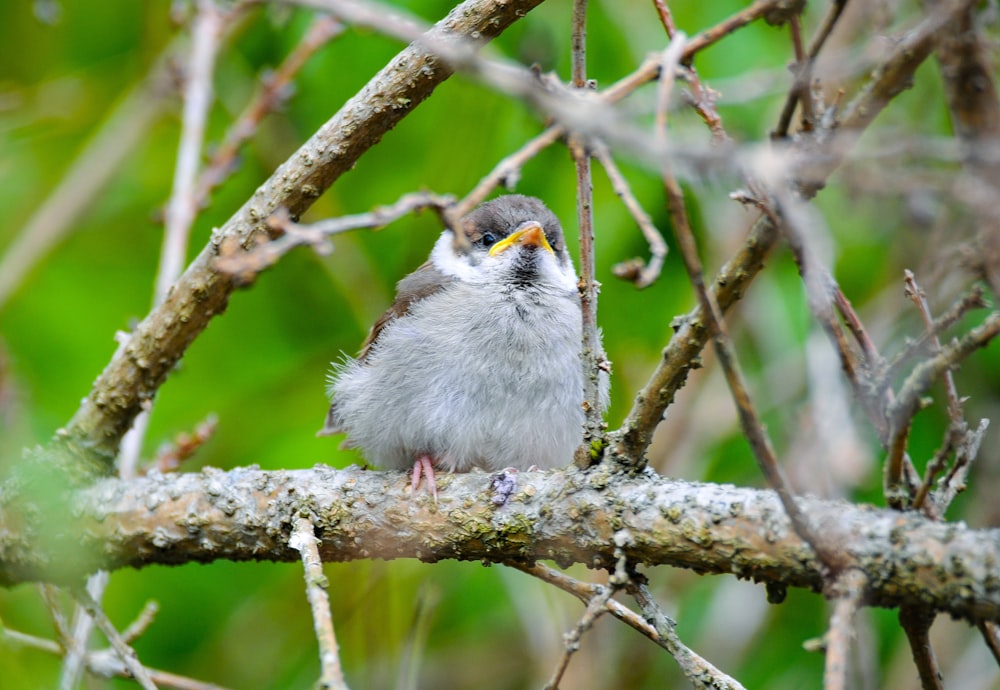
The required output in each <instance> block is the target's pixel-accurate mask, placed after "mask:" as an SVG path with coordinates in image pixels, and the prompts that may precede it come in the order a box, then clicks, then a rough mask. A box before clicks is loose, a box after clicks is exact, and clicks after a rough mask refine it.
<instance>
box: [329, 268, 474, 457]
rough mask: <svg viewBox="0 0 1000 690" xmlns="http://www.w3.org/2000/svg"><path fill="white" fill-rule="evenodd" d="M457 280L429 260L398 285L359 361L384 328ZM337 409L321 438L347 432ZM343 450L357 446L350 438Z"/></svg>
mask: <svg viewBox="0 0 1000 690" xmlns="http://www.w3.org/2000/svg"><path fill="white" fill-rule="evenodd" d="M454 280H455V279H454V278H452V277H450V276H446V275H445V274H444V273H442V272H441V271H439V270H438V269H436V268H434V266H433V265H432V264H431V262H429V261H428V262H427V263H425V264H423V265H422V266H421V267H420V268H418V269H417V270H415V271H414V272H413V273H411V274H410V275H408V276H406V277H405V278H403V279H402V280H401V281H399V283H397V285H396V300H395V301H394V302H393V303H392V306H390V307H389V308H388V309H386V310H385V313H383V314H382V316H380V317H379V318H378V320H377V321H376V322H375V325H374V326H372V329H371V331H369V332H368V337H367V338H365V342H364V344H363V345H362V346H361V354H359V355H358V361H359V362H361V363H362V364H364V363H365V360H366V359H368V355H369V354H371V351H372V348H373V347H374V346H375V343H376V341H378V337H379V335H380V334H381V333H382V329H384V328H385V327H386V326H388V325H389V324H390V323H392V322H393V321H394V320H396V319H398V318H399V317H401V316H405V315H406V313H407V312H408V311H409V310H410V307H411V306H412V305H414V304H416V303H417V302H419V301H420V300H422V299H425V298H427V297H430V296H431V295H433V294H434V293H436V292H439V291H440V290H443V289H444V288H445V286H447V285H448V284H449V283H451V282H453V281H454ZM336 408H337V401H336V400H334V401H333V403H332V404H331V405H330V409H329V411H328V412H327V415H326V423H325V424H324V426H323V428H322V429H321V430H320V431H319V433H318V434H317V436H332V435H334V434H339V433H342V432H343V429H342V428H341V427H340V424H338V420H337V412H336ZM342 447H344V448H351V447H353V446H352V445H351V443H350V440H349V439H348V440H347V441H345V442H344V445H343V446H342Z"/></svg>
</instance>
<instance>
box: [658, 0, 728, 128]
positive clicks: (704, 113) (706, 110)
mask: <svg viewBox="0 0 1000 690" xmlns="http://www.w3.org/2000/svg"><path fill="white" fill-rule="evenodd" d="M653 6H654V7H655V8H656V12H657V14H658V15H659V16H660V22H661V23H662V24H663V28H664V30H665V31H666V32H667V38H669V39H671V41H672V40H673V38H674V36H676V35H677V33H678V32H677V26H676V25H675V24H674V17H673V15H672V14H671V12H670V8H669V7H667V3H666V2H664V0H653ZM686 81H687V82H688V84H689V85H690V86H691V92H692V93H691V94H689V102H690V104H691V106H692V107H693V108H694V109H695V112H697V113H698V115H700V116H701V119H702V120H704V121H705V124H706V125H708V129H709V130H710V131H711V132H712V138H713V139H714V140H715V141H716V142H726V141H728V140H729V135H728V134H726V130H725V128H724V127H723V126H722V118H721V117H720V115H719V111H718V110H716V108H715V97H716V96H717V95H718V94H716V93H715V92H714V91H712V90H711V89H710V88H708V87H706V86H705V85H704V84H702V82H701V78H700V77H699V76H698V71H697V70H696V69H695V68H694V65H693V64H690V63H689V64H688V67H687V76H686Z"/></svg>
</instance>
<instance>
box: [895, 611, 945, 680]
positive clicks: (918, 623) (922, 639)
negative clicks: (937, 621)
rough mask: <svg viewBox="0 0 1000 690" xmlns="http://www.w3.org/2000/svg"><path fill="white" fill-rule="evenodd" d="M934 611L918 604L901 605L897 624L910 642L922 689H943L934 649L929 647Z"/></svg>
mask: <svg viewBox="0 0 1000 690" xmlns="http://www.w3.org/2000/svg"><path fill="white" fill-rule="evenodd" d="M933 622H934V613H933V612H931V611H928V610H927V609H924V608H922V607H919V606H901V607H900V608H899V624H900V625H901V626H902V628H903V631H904V632H905V633H906V639H907V640H908V641H909V643H910V652H911V653H912V654H913V661H914V663H915V664H916V666H917V672H918V673H919V674H920V687H921V688H923V690H944V683H943V682H942V678H941V670H940V668H939V667H938V663H937V658H936V657H935V656H934V649H933V648H932V647H931V639H930V634H929V633H930V629H931V624H932V623H933Z"/></svg>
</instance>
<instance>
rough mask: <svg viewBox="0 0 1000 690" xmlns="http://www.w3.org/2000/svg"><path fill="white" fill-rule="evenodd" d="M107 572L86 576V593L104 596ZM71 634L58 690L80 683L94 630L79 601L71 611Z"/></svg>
mask: <svg viewBox="0 0 1000 690" xmlns="http://www.w3.org/2000/svg"><path fill="white" fill-rule="evenodd" d="M108 577H109V576H108V573H107V571H104V570H99V571H97V572H96V573H94V574H92V575H91V576H90V577H88V578H87V584H86V587H87V593H88V594H89V595H90V596H91V598H92V599H93V600H94V601H95V602H98V601H100V599H101V597H103V596H104V590H105V588H106V587H107V586H108ZM71 630H72V635H71V637H70V640H69V642H68V644H67V646H66V654H65V656H64V657H63V664H62V670H61V672H60V674H59V688H60V690H74V689H75V688H76V687H77V686H78V685H79V684H80V676H81V675H82V674H83V670H84V661H85V660H84V657H85V656H86V654H87V644H88V642H89V640H90V634H91V632H93V630H94V617H93V616H91V615H90V613H89V612H88V611H87V609H86V607H84V606H82V605H81V604H80V602H79V601H77V603H76V610H75V611H74V612H73V625H72V628H71Z"/></svg>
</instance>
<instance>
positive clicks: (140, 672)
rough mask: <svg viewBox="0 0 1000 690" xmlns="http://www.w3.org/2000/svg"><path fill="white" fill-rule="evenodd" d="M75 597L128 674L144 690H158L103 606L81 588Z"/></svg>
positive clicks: (74, 594) (75, 592)
mask: <svg viewBox="0 0 1000 690" xmlns="http://www.w3.org/2000/svg"><path fill="white" fill-rule="evenodd" d="M73 597H74V598H75V599H76V600H77V602H78V603H79V604H80V606H82V607H83V608H84V609H85V610H86V611H87V614H88V615H89V616H90V617H91V618H93V619H94V624H95V625H96V626H97V628H98V630H100V631H101V632H102V633H104V636H105V637H106V638H107V640H108V642H109V643H110V644H111V648H112V649H114V650H115V654H117V655H118V658H119V659H121V661H122V663H124V664H125V668H127V669H128V672H129V673H130V674H132V677H133V678H134V679H135V680H136V682H137V683H139V685H141V686H142V687H143V688H144V690H156V685H155V684H154V683H153V679H152V678H150V676H149V671H148V670H147V669H146V667H145V666H143V665H142V664H141V663H140V662H139V658H138V657H137V656H136V654H135V650H134V649H132V648H131V647H130V646H129V645H128V644H127V643H126V642H125V641H124V640H123V639H122V637H121V635H119V634H118V631H117V630H115V626H114V625H112V624H111V621H110V620H108V616H107V614H106V613H104V609H102V608H101V605H100V604H99V603H97V601H96V600H95V599H94V598H93V597H92V596H91V595H90V592H88V591H87V590H86V589H83V588H80V589H77V590H76V591H74V592H73Z"/></svg>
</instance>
